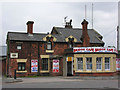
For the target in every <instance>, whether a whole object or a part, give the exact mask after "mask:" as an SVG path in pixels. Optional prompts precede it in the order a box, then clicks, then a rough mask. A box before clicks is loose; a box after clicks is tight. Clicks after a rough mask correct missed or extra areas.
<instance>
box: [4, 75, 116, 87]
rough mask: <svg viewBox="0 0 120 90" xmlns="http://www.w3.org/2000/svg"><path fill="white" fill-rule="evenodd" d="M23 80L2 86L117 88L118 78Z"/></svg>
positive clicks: (41, 78)
mask: <svg viewBox="0 0 120 90" xmlns="http://www.w3.org/2000/svg"><path fill="white" fill-rule="evenodd" d="M22 80H23V82H16V83H3V85H2V88H116V89H117V88H118V80H81V79H64V78H61V77H40V78H22Z"/></svg>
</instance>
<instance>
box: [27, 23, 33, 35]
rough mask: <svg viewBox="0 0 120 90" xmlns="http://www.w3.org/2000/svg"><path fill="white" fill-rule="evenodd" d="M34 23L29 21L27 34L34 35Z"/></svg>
mask: <svg viewBox="0 0 120 90" xmlns="http://www.w3.org/2000/svg"><path fill="white" fill-rule="evenodd" d="M33 24H34V22H33V21H28V22H27V33H28V34H33Z"/></svg>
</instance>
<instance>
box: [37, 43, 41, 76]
mask: <svg viewBox="0 0 120 90" xmlns="http://www.w3.org/2000/svg"><path fill="white" fill-rule="evenodd" d="M39 60H40V49H39V42H38V73H37V75H38V76H39V75H40V61H39Z"/></svg>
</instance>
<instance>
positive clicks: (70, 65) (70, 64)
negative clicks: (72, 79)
mask: <svg viewBox="0 0 120 90" xmlns="http://www.w3.org/2000/svg"><path fill="white" fill-rule="evenodd" d="M72 74H73V67H72V61H69V62H67V76H72Z"/></svg>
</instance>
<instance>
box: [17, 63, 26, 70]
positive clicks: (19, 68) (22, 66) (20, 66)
mask: <svg viewBox="0 0 120 90" xmlns="http://www.w3.org/2000/svg"><path fill="white" fill-rule="evenodd" d="M18 71H25V63H24V62H23V63H18Z"/></svg>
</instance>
